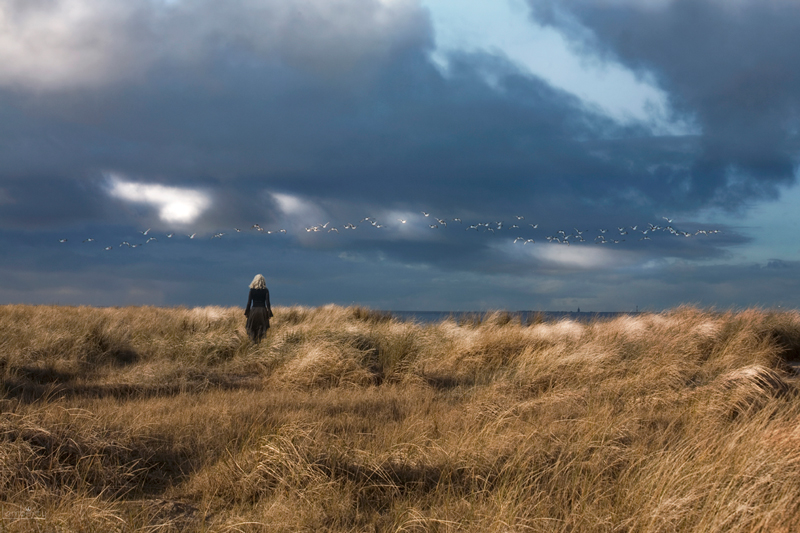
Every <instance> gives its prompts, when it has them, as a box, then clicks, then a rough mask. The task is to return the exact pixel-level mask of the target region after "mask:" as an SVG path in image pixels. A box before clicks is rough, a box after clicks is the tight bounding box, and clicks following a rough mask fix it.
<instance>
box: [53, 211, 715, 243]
mask: <svg viewBox="0 0 800 533" xmlns="http://www.w3.org/2000/svg"><path fill="white" fill-rule="evenodd" d="M421 214H422V216H423V220H424V222H425V224H426V225H427V226H428V228H429V229H430V230H440V229H443V228H447V227H448V225H447V224H448V222H450V227H454V226H455V225H456V224H457V225H458V226H456V227H461V228H463V229H464V230H466V231H476V232H478V233H481V232H482V233H492V234H497V233H500V232H503V233H506V232H511V231H512V230H517V232H516V236H515V237H514V239H513V243H514V244H517V243H522V245H527V244H535V243H536V242H537V241H536V240H535V239H533V238H530V237H523V236H520V233H523V230H525V231H526V232H530V231H531V230H536V229H538V228H539V224H538V223H530V222H525V217H524V216H523V215H515V216H514V220H513V221H512V223H511V224H506V222H505V221H493V222H477V223H475V224H469V225H465V224H464V222H463V221H462V220H461V219H460V218H452V219H449V220H448V219H444V218H438V217H435V216H433V215H431V214H430V213H427V212H425V211H421ZM662 218H663V220H665V221H666V224H665V225H659V224H652V223H648V224H647V225H646V226H639V225H634V226H618V227H615V228H599V229H598V230H597V235H596V236H594V237H592V235H590V232H589V230H580V229H578V228H573V229H572V231H570V232H567V231H566V230H561V229H560V230H558V231H556V232H555V233H554V234H552V235H547V236H545V237H544V239H545V240H546V241H547V242H549V243H551V244H552V243H555V244H562V245H567V246H569V245H571V244H578V243H593V244H597V245H608V244H611V245H613V244H620V243H622V242H625V241H626V240H629V241H633V240H637V241H647V240H651V235H653V234H655V233H657V232H664V233H668V234H671V235H674V236H678V237H694V236H697V235H713V234H717V233H721V230H718V229H700V230H697V231H694V232H687V231H683V230H679V229H676V228H675V227H673V226H672V219H670V218H668V217H662ZM434 221H435V222H434ZM397 222H398V225H401V226H402V225H404V224H407V223H409V219H408V218H405V219H403V218H398V219H397ZM364 226H368V227H373V228H375V229H381V228H386V227H387V225H386V224H385V223H382V222H378V220H376V219H375V218H373V217H370V216H368V217H364V218H363V219H361V220H360V221H359V222H358V223H346V224H343V225H341V226H333V225H331V223H330V222H325V223H324V224H316V225H312V226H307V227H304V229H305V231H306V232H307V233H337V234H338V233H340V229H341V231H344V232H346V231H354V230H357V229H358V228H359V227H364ZM423 227H424V226H423ZM528 228H530V229H528ZM615 230H616V231H615ZM232 231H233V232H235V233H241V232H243V231H245V230H243V229H241V228H233V230H232ZM249 231H251V232H257V233H263V234H266V235H272V234H277V235H282V234H284V235H285V234H287V233H288V231H287V230H286V229H283V228H281V229H264V228H262V227H261V226H260V225H259V224H253V225H252V226H250V228H249ZM139 233H141V235H142V237H141V239H139V240H140V241H141V242H135V243H131V242H129V241H127V240H124V241H122V242H120V243H119V244H118V245H108V246H105V247H104V248H103V249H104V250H106V251H111V250H113V249H114V248H115V247H120V248H125V247H127V248H138V247H140V246H145V245H148V244H151V243H153V242H159V240H158V238H157V237H156V236H155V235H153V234H151V229H149V228H148V229H146V230H144V231H139ZM225 235H228V233H226V232H217V233H213V234H212V235H211V237H210V239H211V240H213V239H222V238H223V237H224V236H225ZM175 236H176V234H175V233H174V232H170V233H165V234H164V235H163V237H162V239H172V238H173V237H175ZM186 237H188V238H189V239H195V238H197V237H198V233H191V234H187V235H186ZM59 242H60V243H66V242H69V239H67V238H62V239H59ZM82 242H83V243H91V242H96V239H94V238H92V237H88V238H86V239H83V240H82Z"/></svg>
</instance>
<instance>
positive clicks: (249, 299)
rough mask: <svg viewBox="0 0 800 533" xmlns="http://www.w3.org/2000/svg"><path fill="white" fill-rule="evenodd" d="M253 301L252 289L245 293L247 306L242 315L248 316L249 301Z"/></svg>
mask: <svg viewBox="0 0 800 533" xmlns="http://www.w3.org/2000/svg"><path fill="white" fill-rule="evenodd" d="M252 301H253V289H250V292H248V293H247V307H245V309H244V316H250V302H252Z"/></svg>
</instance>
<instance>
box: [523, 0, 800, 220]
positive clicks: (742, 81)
mask: <svg viewBox="0 0 800 533" xmlns="http://www.w3.org/2000/svg"><path fill="white" fill-rule="evenodd" d="M530 4H531V6H532V8H533V13H534V16H535V17H536V18H537V20H539V21H543V22H547V23H550V24H554V25H556V26H558V27H559V28H561V29H563V30H565V31H567V32H568V34H569V35H571V37H572V38H573V40H574V42H576V44H579V45H580V46H581V47H582V48H583V49H584V50H585V51H588V52H589V53H590V54H593V55H596V56H599V57H605V58H611V59H613V60H617V61H620V62H621V63H622V64H624V65H626V66H627V67H629V68H631V69H633V70H634V71H637V72H639V73H641V74H642V75H649V76H652V77H654V78H655V80H656V82H657V83H658V85H659V86H660V87H662V88H663V89H664V90H665V91H666V92H667V94H668V95H669V99H670V103H671V105H672V106H673V109H674V111H675V112H676V113H678V114H684V115H686V116H689V117H691V118H692V119H693V120H694V121H695V122H696V123H697V125H698V126H699V128H700V129H701V131H702V134H701V136H700V145H699V147H700V149H701V150H700V152H699V153H698V154H697V156H696V157H695V158H693V159H692V161H691V165H690V166H689V168H688V169H687V173H686V175H685V183H686V185H687V186H688V187H689V188H690V189H691V194H690V195H687V196H688V197H689V198H690V199H693V200H694V204H695V205H697V204H702V203H706V202H709V201H713V202H716V203H720V204H723V205H726V206H728V207H736V206H737V205H738V204H739V203H740V202H742V201H744V200H748V199H752V198H759V197H761V198H764V197H767V198H770V197H773V198H774V197H776V196H777V186H779V185H786V184H788V183H791V182H793V180H794V178H795V174H796V170H797V163H798V160H797V156H798V151H800V142H798V141H800V137H798V135H799V133H798V132H799V130H798V125H800V71H798V69H797V65H798V64H800V4H798V3H796V2H789V1H783V0H770V1H764V2H760V1H750V0H747V1H742V2H726V1H723V0H666V1H663V2H634V1H622V2H606V1H599V2H596V1H588V0H568V1H566V2H558V3H556V2H550V1H548V0H530Z"/></svg>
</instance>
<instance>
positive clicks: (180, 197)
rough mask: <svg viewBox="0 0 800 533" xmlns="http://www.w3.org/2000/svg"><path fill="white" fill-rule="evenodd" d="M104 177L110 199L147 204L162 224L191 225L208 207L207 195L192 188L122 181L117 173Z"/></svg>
mask: <svg viewBox="0 0 800 533" xmlns="http://www.w3.org/2000/svg"><path fill="white" fill-rule="evenodd" d="M107 178H108V181H109V194H110V195H111V196H113V197H114V198H119V199H120V200H124V201H126V202H135V203H145V204H150V205H152V206H154V207H156V208H157V209H158V210H159V211H158V216H159V217H160V218H161V220H163V221H164V222H170V223H174V224H190V223H192V222H194V221H195V220H196V219H197V217H199V216H200V214H201V213H202V212H203V211H205V210H206V209H207V208H208V207H209V205H211V199H210V198H209V197H208V195H207V194H205V193H203V192H201V191H198V190H195V189H189V188H184V187H167V186H164V185H158V184H146V183H136V182H132V181H125V180H123V179H122V178H120V176H119V175H117V174H108V175H107Z"/></svg>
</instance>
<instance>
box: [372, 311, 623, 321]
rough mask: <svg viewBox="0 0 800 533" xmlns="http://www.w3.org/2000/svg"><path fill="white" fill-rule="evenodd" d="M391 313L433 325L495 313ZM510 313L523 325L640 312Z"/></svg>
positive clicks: (600, 317)
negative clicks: (450, 319) (451, 319)
mask: <svg viewBox="0 0 800 533" xmlns="http://www.w3.org/2000/svg"><path fill="white" fill-rule="evenodd" d="M382 312H384V313H390V314H391V315H392V316H394V317H396V318H399V319H400V320H406V321H414V322H420V323H424V324H431V323H434V322H441V321H442V320H446V319H448V318H453V319H454V320H455V321H456V322H458V323H461V322H468V321H474V320H480V319H482V318H484V317H485V316H487V315H488V314H491V313H493V311H382ZM500 312H501V313H508V314H509V315H510V316H511V317H512V319H513V320H515V321H519V322H520V323H522V324H530V323H535V322H542V321H544V322H558V321H559V320H578V321H581V322H591V321H592V320H610V319H612V318H617V317H619V316H626V315H630V316H635V315H638V314H639V312H638V311H630V312H625V311H500Z"/></svg>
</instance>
